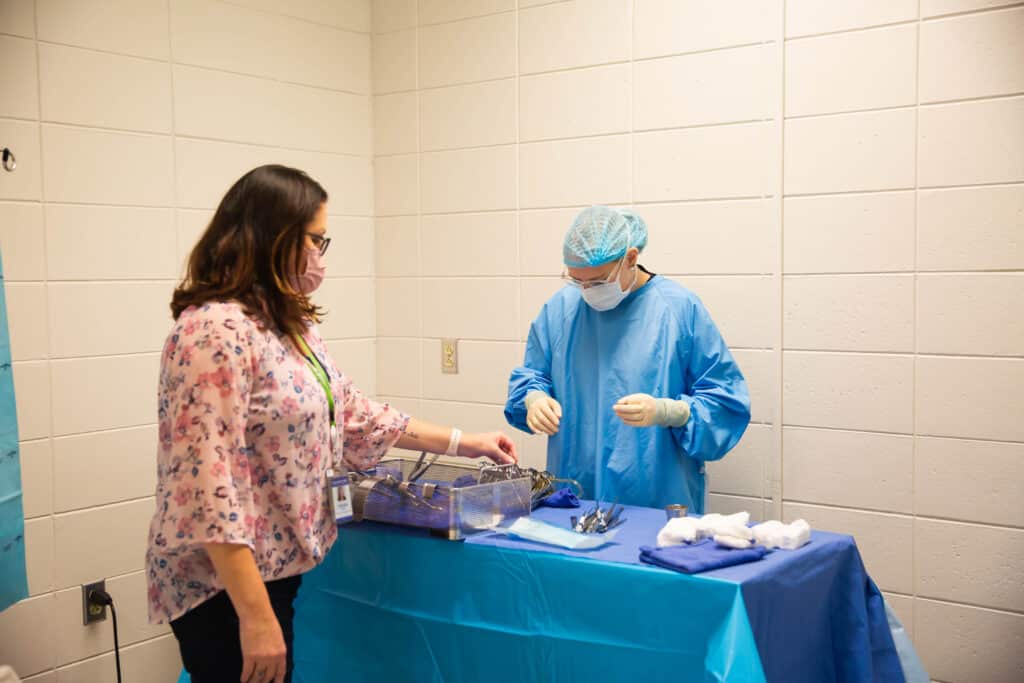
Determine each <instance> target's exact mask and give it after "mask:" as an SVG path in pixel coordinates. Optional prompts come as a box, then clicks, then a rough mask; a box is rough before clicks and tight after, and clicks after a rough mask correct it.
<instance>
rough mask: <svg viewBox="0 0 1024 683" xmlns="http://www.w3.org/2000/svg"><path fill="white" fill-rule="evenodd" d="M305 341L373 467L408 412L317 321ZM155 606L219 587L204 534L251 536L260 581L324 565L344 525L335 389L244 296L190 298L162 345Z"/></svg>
mask: <svg viewBox="0 0 1024 683" xmlns="http://www.w3.org/2000/svg"><path fill="white" fill-rule="evenodd" d="M305 339H306V342H307V343H308V344H309V347H310V349H311V350H312V351H313V353H315V354H316V355H317V356H318V357H319V359H320V360H321V362H322V363H323V365H324V367H325V368H327V371H328V373H329V374H330V378H331V387H332V390H333V393H334V401H335V411H336V415H335V417H336V422H337V424H338V431H339V433H340V435H341V440H342V442H343V451H342V453H343V456H342V457H343V458H344V461H345V463H346V465H347V466H348V467H349V468H350V469H366V468H368V467H371V466H372V465H373V464H375V463H376V462H377V461H378V460H379V459H380V457H381V456H382V455H383V454H384V453H385V452H387V450H388V449H389V448H390V447H391V446H392V445H393V444H394V443H395V442H396V441H397V440H398V439H399V437H400V436H401V435H402V433H403V432H404V431H405V429H406V426H407V425H408V423H409V416H408V415H404V414H402V413H400V412H398V411H396V410H395V409H393V408H391V407H389V406H387V405H382V404H379V403H375V402H373V401H371V400H369V399H367V398H366V397H365V396H363V394H362V393H361V392H360V391H359V389H357V388H356V387H355V386H354V385H353V384H352V381H351V380H350V379H349V378H348V377H346V376H345V375H343V374H341V372H339V371H338V369H337V367H336V366H335V365H334V362H333V361H332V360H331V358H330V356H329V355H328V353H327V350H326V348H325V347H324V343H323V340H322V339H321V338H320V335H319V333H318V332H317V330H316V328H315V327H310V328H309V329H308V330H307V333H306V335H305ZM158 399H159V404H158V418H159V446H158V449H157V489H156V506H157V509H156V514H155V515H154V516H153V521H152V524H151V525H150V531H149V547H148V550H147V553H146V568H147V575H148V582H149V616H150V621H152V622H153V623H162V622H168V621H171V620H174V619H177V618H178V617H180V616H182V615H183V614H184V613H185V612H187V611H189V610H191V609H193V608H195V607H197V606H198V605H200V604H201V603H203V602H204V601H205V600H207V599H208V598H211V597H213V596H214V595H215V594H216V593H218V592H219V591H221V590H223V587H224V586H223V584H222V583H221V582H220V581H219V580H218V578H217V575H216V572H215V571H214V568H213V564H212V562H211V561H210V558H209V555H208V554H207V553H206V550H205V549H204V547H203V544H204V543H237V544H244V545H247V546H249V548H251V549H252V551H253V554H254V556H255V558H256V565H257V567H259V571H260V574H261V575H262V577H263V580H264V581H272V580H275V579H283V578H287V577H289V576H295V575H297V574H301V573H303V572H306V571H308V570H309V569H312V568H313V567H315V566H316V565H317V564H319V563H320V562H321V561H322V560H323V558H324V556H325V555H326V554H327V551H328V550H330V548H331V545H332V544H333V543H334V540H335V538H336V537H337V529H336V526H335V523H334V517H333V515H332V514H331V510H330V500H329V499H327V497H326V491H325V472H326V470H327V469H328V467H329V466H330V464H331V453H330V414H329V409H328V404H327V397H326V396H325V395H324V391H323V388H322V387H321V385H320V384H319V383H318V382H317V380H316V377H315V375H314V374H313V372H312V371H311V370H310V369H309V366H308V365H307V364H306V361H305V359H304V358H303V357H302V355H301V354H300V352H299V350H298V349H297V348H296V347H295V344H294V343H293V342H292V341H291V340H290V339H289V338H288V337H287V336H283V335H280V334H277V333H275V332H272V331H269V330H267V329H265V328H263V327H262V326H261V325H260V324H259V323H258V322H257V321H256V320H255V319H254V318H250V317H248V316H247V315H246V314H245V313H244V312H243V311H242V308H241V306H240V305H239V304H237V303H209V304H206V305H204V306H202V307H191V308H189V309H186V310H185V311H183V312H182V313H181V315H180V316H179V317H178V320H177V322H176V324H175V326H174V328H173V329H172V330H171V333H170V335H169V336H168V338H167V342H166V344H165V345H164V349H163V355H162V357H161V362H160V382H159V389H158Z"/></svg>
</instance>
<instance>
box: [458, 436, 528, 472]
mask: <svg viewBox="0 0 1024 683" xmlns="http://www.w3.org/2000/svg"><path fill="white" fill-rule="evenodd" d="M459 455H461V456H462V457H464V458H489V459H490V460H491V461H493V462H495V463H497V464H498V465H509V464H511V463H514V462H517V461H518V460H519V458H518V457H516V445H515V444H514V443H513V442H512V439H510V438H508V437H507V436H505V435H504V434H502V433H501V432H487V433H485V434H463V435H462V441H460V442H459Z"/></svg>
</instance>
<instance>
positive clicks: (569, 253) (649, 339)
mask: <svg viewBox="0 0 1024 683" xmlns="http://www.w3.org/2000/svg"><path fill="white" fill-rule="evenodd" d="M646 246H647V226H646V224H645V223H644V221H643V219H642V218H640V217H639V216H638V215H636V214H634V213H631V212H628V211H619V210H616V209H611V208H608V207H604V206H594V207H591V208H589V209H586V210H584V211H583V212H582V213H580V214H579V216H577V217H576V220H575V221H574V222H573V224H572V226H571V227H570V228H569V231H568V232H567V233H566V236H565V242H564V248H563V255H564V262H565V266H566V270H565V271H564V272H563V275H562V277H563V279H564V280H565V281H566V286H565V287H563V288H562V289H561V290H559V291H558V292H557V293H556V294H555V295H554V296H553V297H551V299H550V300H548V302H547V303H546V304H544V307H543V308H542V309H541V311H540V315H538V316H537V319H536V320H534V322H533V325H532V326H531V328H530V336H529V339H528V341H527V345H526V358H525V360H524V361H523V365H522V366H520V367H518V368H516V369H515V370H513V371H512V376H511V378H510V380H509V390H508V402H507V403H506V405H505V417H506V419H507V420H508V422H509V424H511V425H512V426H514V427H517V428H518V429H521V430H523V431H526V432H533V433H541V434H547V435H548V436H549V439H548V459H547V469H548V470H549V471H551V472H552V473H554V474H556V475H557V476H560V477H568V478H572V479H576V480H577V481H579V482H580V483H581V484H582V485H583V487H584V493H585V495H587V496H588V497H593V498H597V499H598V500H602V501H605V502H611V501H614V500H617V501H618V502H620V503H624V504H631V505H644V506H651V507H662V506H665V505H668V504H671V503H678V504H682V505H687V506H689V508H690V510H691V511H692V512H696V513H703V512H704V503H705V496H706V494H707V477H706V473H705V463H706V462H708V461H710V460H718V459H720V458H722V457H723V456H725V454H726V453H728V452H729V450H730V449H732V448H733V446H735V445H736V443H737V442H738V441H739V440H740V437H741V436H743V432H744V430H745V429H746V427H747V424H748V423H749V421H750V396H749V394H748V392H747V384H746V381H745V380H744V379H743V374H742V373H741V372H740V369H739V367H738V366H737V365H736V361H735V360H734V359H733V357H732V354H731V353H730V352H729V348H728V347H727V346H726V344H725V340H724V339H722V335H721V334H720V333H719V331H718V328H717V327H716V326H715V323H714V321H712V319H711V316H710V314H709V313H708V311H707V309H706V308H704V305H703V304H702V303H701V301H700V299H698V298H697V296H696V295H694V294H693V292H690V291H689V290H687V289H686V288H684V287H682V286H680V285H679V284H677V283H675V282H673V281H671V280H669V279H667V278H664V277H659V276H657V275H655V274H654V273H651V272H650V271H648V270H647V269H645V268H644V267H643V266H642V265H640V264H639V263H638V259H639V256H640V253H641V252H642V251H643V250H644V248H645V247H646Z"/></svg>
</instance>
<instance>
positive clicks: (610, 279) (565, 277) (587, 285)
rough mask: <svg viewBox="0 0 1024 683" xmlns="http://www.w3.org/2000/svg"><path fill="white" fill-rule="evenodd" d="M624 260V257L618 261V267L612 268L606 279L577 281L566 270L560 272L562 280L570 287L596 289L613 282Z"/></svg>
mask: <svg viewBox="0 0 1024 683" xmlns="http://www.w3.org/2000/svg"><path fill="white" fill-rule="evenodd" d="M624 260H625V257H623V258H622V259H620V260H619V263H618V265H616V266H615V267H614V268H612V272H610V273H608V275H607V277H603V278H602V277H598V278H594V279H592V280H577V279H576V278H574V277H573V276H572V275H569V271H568V270H563V271H562V279H563V280H564V281H565V282H567V283H569V284H570V285H572V286H573V287H577V288H579V289H590V288H591V287H596V286H598V285H606V284H608V283H609V282H614V281H615V278H617V277H618V276H619V271H620V270H621V269H622V263H623V261H624Z"/></svg>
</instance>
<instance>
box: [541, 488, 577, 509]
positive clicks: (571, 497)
mask: <svg viewBox="0 0 1024 683" xmlns="http://www.w3.org/2000/svg"><path fill="white" fill-rule="evenodd" d="M540 504H541V505H547V506H548V507H549V508H578V507H579V506H580V499H579V498H577V497H576V494H575V493H573V492H572V489H570V488H564V489H558V490H557V491H555V492H554V493H552V494H551V495H550V496H548V497H547V498H541V500H540Z"/></svg>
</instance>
